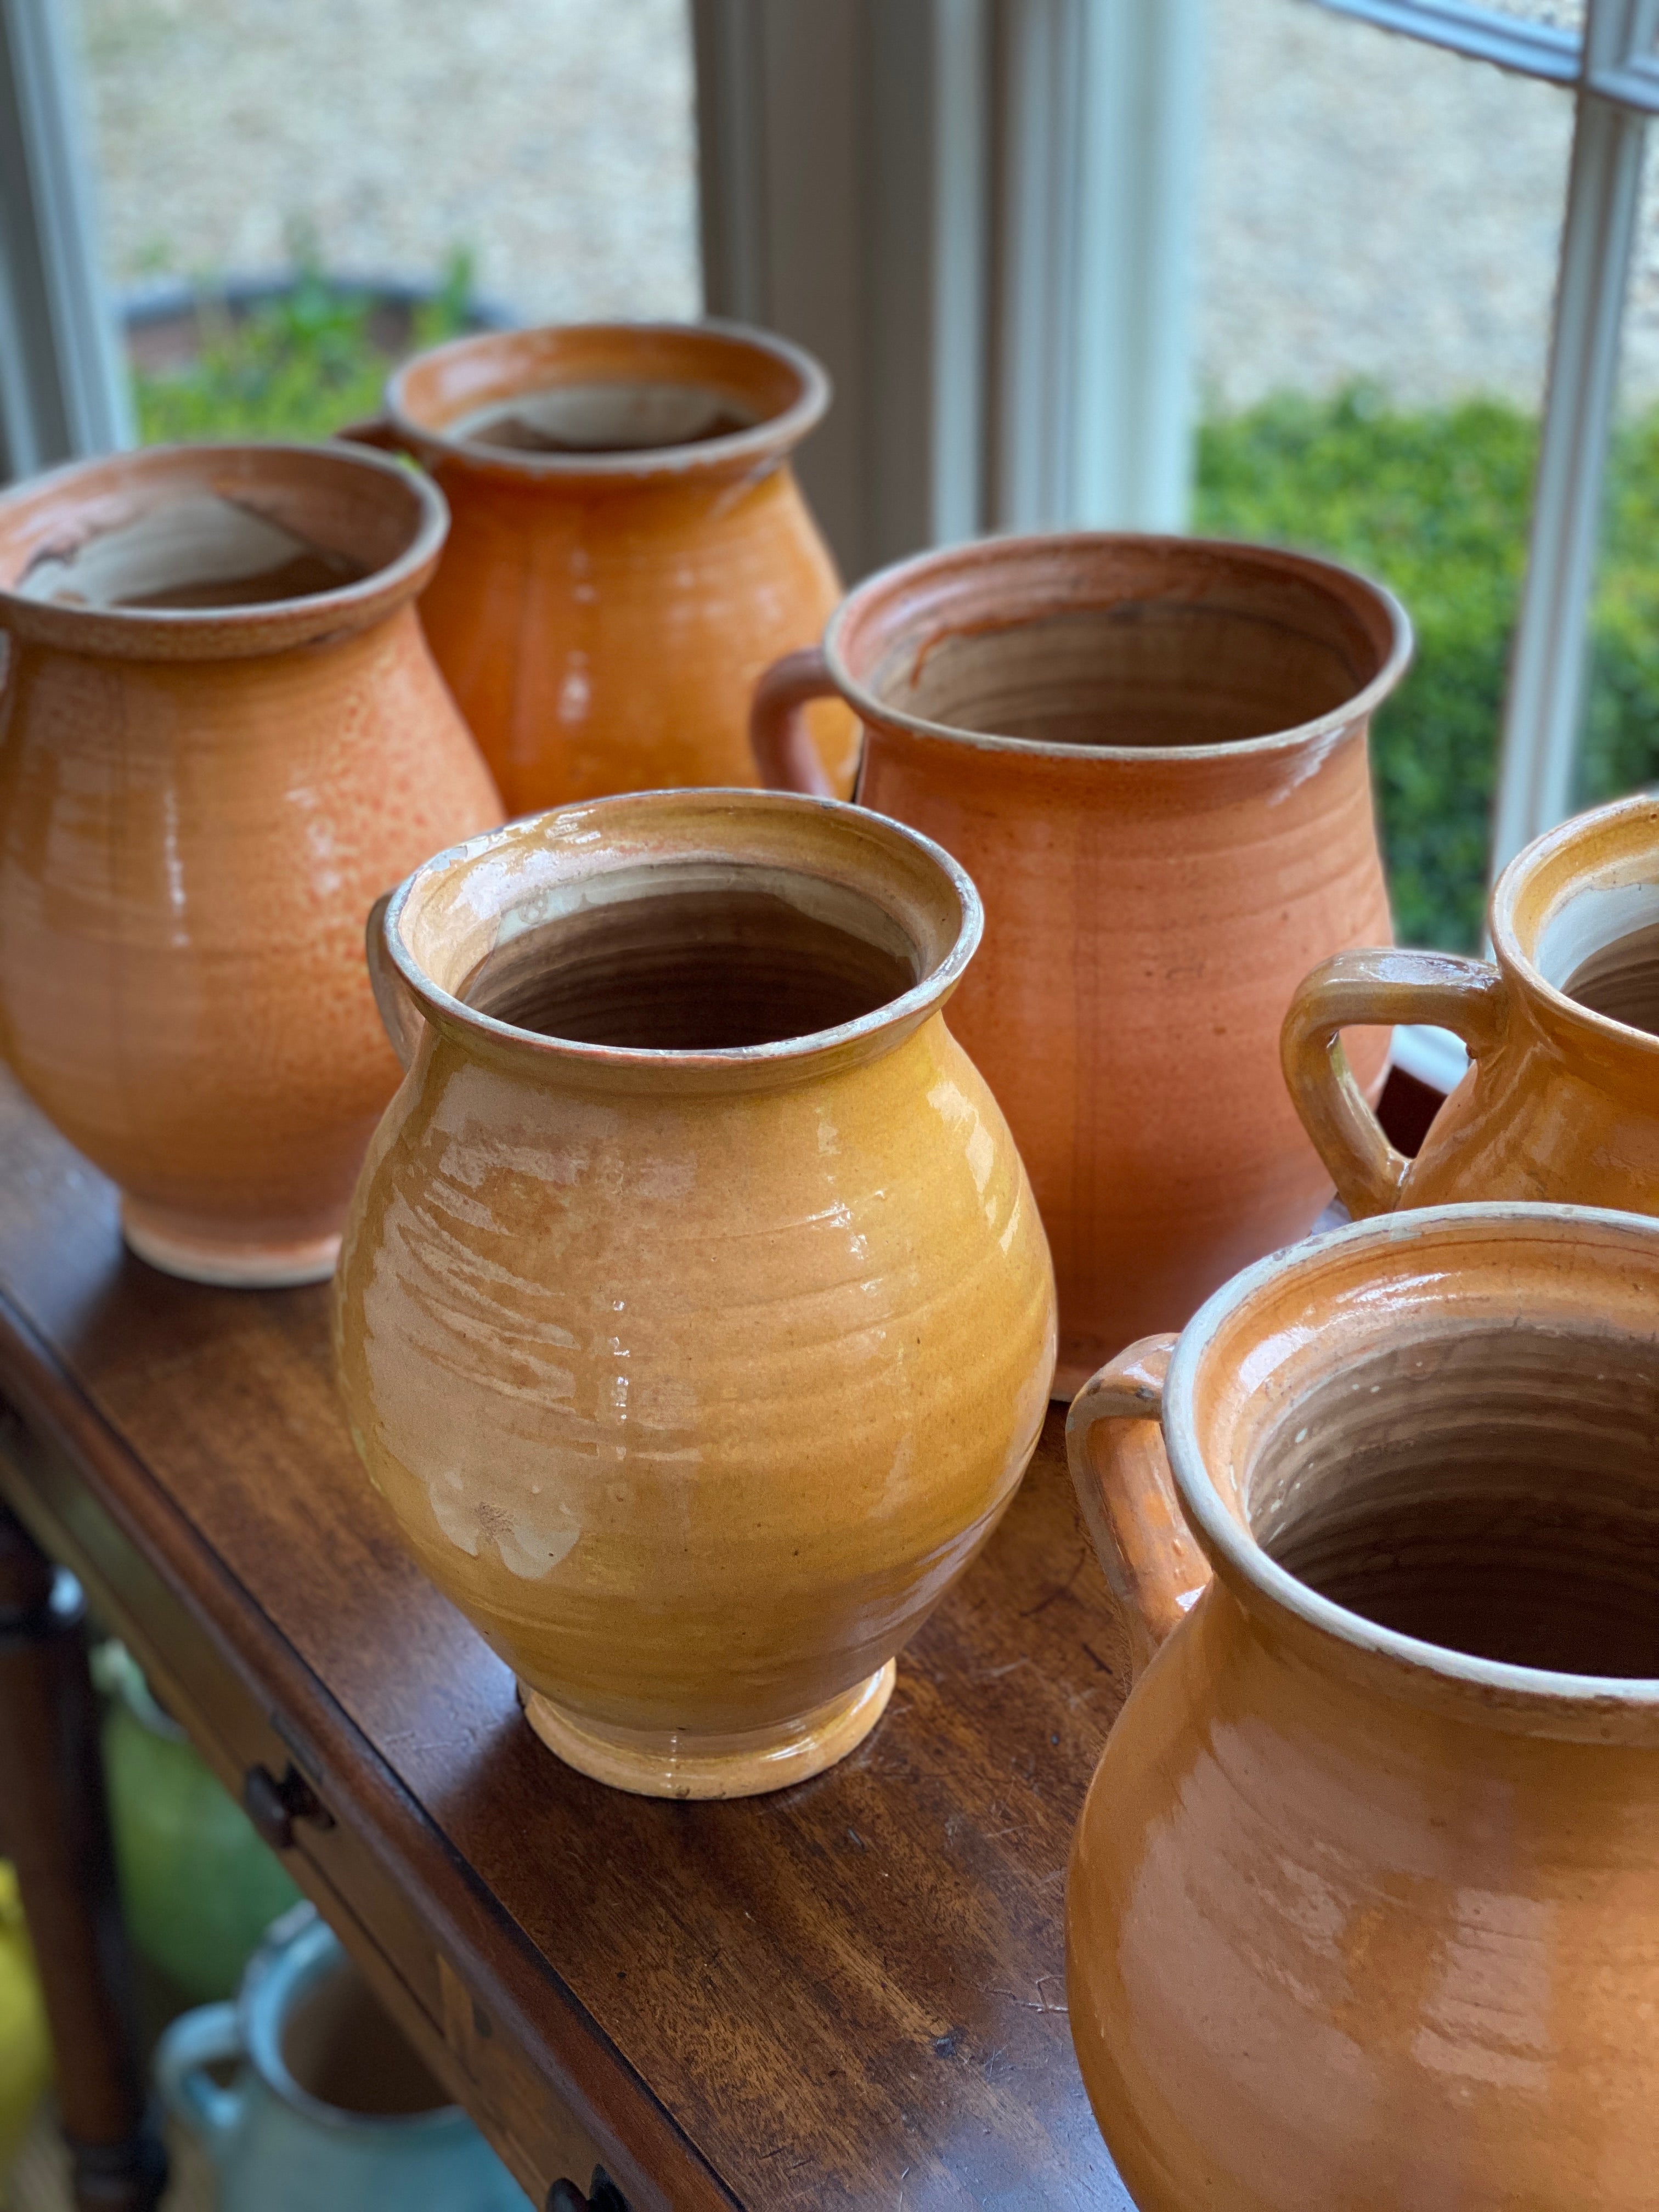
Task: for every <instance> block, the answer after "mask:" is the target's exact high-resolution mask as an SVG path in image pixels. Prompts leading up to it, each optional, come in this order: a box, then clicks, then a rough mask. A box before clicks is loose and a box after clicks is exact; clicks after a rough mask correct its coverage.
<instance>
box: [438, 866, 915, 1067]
mask: <svg viewBox="0 0 1659 2212" xmlns="http://www.w3.org/2000/svg"><path fill="white" fill-rule="evenodd" d="M924 966H925V961H924V956H923V954H922V952H921V949H920V948H919V947H918V946H917V945H916V944H915V942H914V941H913V940H912V939H911V938H910V937H909V936H908V934H907V933H906V932H905V931H904V930H903V929H902V927H901V926H900V924H899V923H898V922H897V921H896V919H895V918H894V917H893V916H892V915H890V914H889V913H888V912H887V911H886V909H885V908H883V907H881V906H879V905H878V904H877V903H876V902H875V901H874V900H873V899H871V898H868V897H866V896H864V895H863V894H862V893H860V892H859V891H857V890H854V889H853V888H852V887H851V886H850V885H847V884H833V883H828V882H822V881H817V880H815V879H812V878H805V877H802V876H799V875H797V874H795V873H793V872H791V871H787V870H783V869H769V868H766V867H764V866H747V867H732V866H721V865H720V864H719V863H712V862H702V861H695V860H687V861H682V862H680V863H678V864H676V865H668V866H665V865H663V864H661V863H658V864H655V865H653V866H649V867H636V868H621V869H617V870H614V871H612V872H610V873H608V874H606V875H605V876H604V877H602V878H598V879H597V880H595V881H593V882H591V883H589V884H586V886H585V887H584V889H583V891H582V894H581V898H580V902H579V903H570V904H568V906H567V908H566V910H565V911H562V912H560V913H557V914H556V915H553V916H552V917H551V918H550V919H546V920H540V921H533V922H532V923H531V925H530V926H529V927H520V928H518V929H516V930H513V929H508V930H504V931H503V932H502V935H501V941H500V942H499V943H498V944H497V945H496V947H495V950H494V951H491V952H490V953H489V955H488V956H487V957H486V958H485V959H484V960H483V962H482V963H480V964H479V965H478V967H477V969H475V970H474V971H473V973H472V975H471V976H470V977H469V978H468V979H467V980H466V981H465V984H464V985H463V987H461V989H460V990H459V992H458V993H457V994H456V995H457V996H458V997H459V998H461V999H463V1000H465V1002H466V1003H467V1004H468V1005H469V1006H472V1007H474V1008H475V1009H476V1010H477V1012H480V1013H484V1014H489V1015H491V1016H493V1017H494V1018H495V1019H496V1020H497V1021H502V1022H507V1023H510V1024H513V1027H514V1028H517V1029H521V1030H531V1031H533V1032H535V1033H536V1034H537V1035H538V1036H550V1037H559V1038H562V1039H564V1040H566V1041H567V1042H571V1043H576V1044H599V1045H611V1046H617V1047H624V1048H632V1049H635V1050H641V1051H649V1052H723V1051H734V1050H738V1049H740V1048H744V1047H748V1046H755V1045H763V1044H776V1043H781V1042H786V1041H788V1040H791V1039H794V1038H798V1037H803V1036H811V1035H813V1034H815V1033H816V1032H817V1031H819V1030H828V1029H835V1028H838V1027H840V1026H841V1024H843V1023H846V1022H854V1021H858V1020H860V1019H861V1018H862V1017H864V1016H865V1015H866V1014H870V1013H873V1012H876V1011H877V1010H878V1008H879V1007H882V1006H887V1005H889V1004H890V1002H891V1001H892V1000H895V999H898V998H902V996H903V994H905V993H906V992H907V991H908V990H909V989H910V988H911V987H912V986H913V985H914V984H915V983H916V982H918V981H920V980H921V975H922V974H923V972H924Z"/></svg>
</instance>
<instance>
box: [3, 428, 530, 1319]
mask: <svg viewBox="0 0 1659 2212" xmlns="http://www.w3.org/2000/svg"><path fill="white" fill-rule="evenodd" d="M204 516H205V518H206V520H203V518H204ZM250 517H252V518H258V520H255V521H251V520H250ZM181 518H182V519H181ZM244 528H248V529H252V531H253V532H254V533H255V537H256V539H257V538H258V534H259V533H261V532H276V531H277V530H279V529H280V531H282V532H292V533H294V534H295V537H296V538H299V539H301V540H304V541H306V542H308V543H309V542H314V543H317V544H321V545H322V546H324V547H325V548H329V549H332V550H335V551H337V552H339V553H341V554H343V555H349V556H352V559H353V562H354V564H355V565H358V566H361V567H362V568H363V569H364V570H365V571H366V572H367V573H366V574H364V575H363V576H362V580H359V581H356V582H351V583H347V584H344V585H343V586H340V587H338V588H336V589H334V590H331V591H328V592H322V593H315V594H312V595H309V596H305V597H300V598H295V599H283V600H276V601H272V602H270V604H266V605H249V606H246V607H241V608H237V607H229V608H221V609H216V610H211V609H194V610H180V609H172V610H167V611H158V610H155V609H140V608H135V607H132V606H130V605H119V604H116V603H114V602H115V601H116V600H117V599H118V598H119V597H120V596H121V595H122V594H123V593H124V592H130V591H131V590H133V589H135V588H137V589H149V588H150V587H152V586H154V585H155V582H156V580H157V579H158V578H161V579H166V578H167V577H169V576H178V575H180V574H182V575H185V576H186V577H187V576H189V575H191V574H195V573H197V571H198V570H200V569H201V568H203V567H204V566H206V567H208V568H211V567H212V566H213V564H214V563H215V562H216V561H218V560H220V559H221V558H222V557H223V556H224V547H223V545H222V544H221V543H220V542H219V539H220V538H223V536H224V533H225V532H226V531H228V532H230V533H231V535H232V537H233V538H234V534H235V532H237V531H238V530H241V529H244ZM216 531H217V532H218V533H219V538H215V536H214V533H215V532H216ZM158 533H159V534H158ZM443 533H444V513H443V506H442V501H441V500H440V499H439V498H438V497H437V495H435V493H434V491H433V490H432V489H431V488H430V487H429V486H427V485H422V484H421V483H418V482H416V480H415V479H414V478H413V477H411V476H410V474H409V472H408V471H406V470H404V469H402V468H399V467H398V466H397V465H395V464H393V463H392V462H388V461H386V460H383V459H380V458H379V457H377V456H374V455H369V454H362V455H358V454H355V453H348V452H346V451H343V450H342V449H338V448H332V447H282V446H265V447H191V448H186V447H178V448H163V447H158V448H153V449H152V450H150V451H149V452H148V453H137V454H129V455H125V456H122V457H119V458H118V459H112V460H106V461H96V462H89V463H86V464H84V465H78V466H76V467H73V468H70V469H65V470H61V471H58V472H57V473H56V474H54V475H52V476H50V477H43V478H41V479H40V480H39V481H37V482H35V483H31V484H27V485H25V486H23V487H21V489H17V490H15V491H13V492H10V493H9V494H8V495H6V496H5V497H4V498H3V499H0V625H3V628H4V629H5V631H6V633H7V636H8V641H9V656H8V661H7V667H6V680H5V687H4V691H3V696H0V1046H3V1050H4V1054H5V1057H6V1059H7V1060H8V1061H9V1064H10V1065H11V1066H12V1067H13V1068H14V1070H15V1072H16V1073H17V1075H18V1077H19V1079H20V1080H21V1082H22V1084H23V1085H24V1087H25V1088H26V1089H27V1091H28V1092H29V1093H30V1095H31V1097H33V1099H34V1100H35V1102H36V1103H37V1104H38V1105H40V1107H41V1108H42V1109H43V1110H44V1111H45V1112H46V1114H47V1115H50V1116H51V1118H52V1121H55V1122H56V1123H57V1125H58V1127H59V1128H60V1129H61V1130H62V1131H63V1132H64V1134H65V1136H67V1137H68V1138H69V1139H70V1141H71V1143H73V1144H74V1145H76V1146H77V1147H78V1148H79V1149H80V1150H81V1151H82V1152H84V1153H85V1154H86V1155H87V1157H88V1158H89V1159H90V1160H91V1161H92V1162H93V1163H94V1165H96V1166H97V1167H99V1168H100V1169H101V1170H103V1172H104V1173H105V1174H106V1175H107V1176H110V1177H112V1180H113V1181H114V1182H117V1183H118V1184H119V1185H120V1187H121V1190H122V1194H123V1206H124V1221H125V1227H126V1231H127V1234H128V1237H129V1240H130V1241H131V1243H132V1244H133V1245H134V1247H135V1249H137V1250H138V1251H140V1252H141V1253H142V1254H143V1256H144V1257H145V1258H147V1259H149V1260H151V1261H154V1262H155V1264H156V1265H157V1266H161V1267H167V1268H168V1269H170V1270H171V1271H172V1272H173V1273H180V1274H187V1275H195V1276H197V1277H199V1278H201V1279H204V1280H209V1281H222V1282H244V1283H272V1282H293V1281H305V1280H312V1279H318V1278H320V1277H322V1276H325V1275H326V1274H327V1273H329V1272H330V1270H331V1266H332V1262H333V1255H334V1252H335V1249H336V1248H337V1243H338V1232H339V1225H340V1220H341V1217H342V1215H343V1212H344V1209H345V1204H346V1200H347V1199H348V1198H349V1195H350V1191H351V1186H352V1183H353V1182H354V1180H355V1178H356V1171H357V1167H358V1164H359V1163H360V1161H361V1159H362V1151H363V1146H364V1145H365V1144H366V1143H367V1141H368V1135H369V1133H370V1131H371V1130H372V1129H373V1127H374V1123H375V1121H376V1120H377V1119H378V1117H379V1115H380V1112H381V1110H382V1109H383V1108H384V1106H385V1103H386V1099H387V1098H388V1097H389V1096H390V1095H391V1093H392V1090H393V1089H394V1088H395V1086H396V1083H397V1078H398V1069H397V1063H396V1061H395V1060H394V1059H393V1058H392V1054H390V1052H389V1051H388V1049H387V1048H386V1041H385V1038H384V1036H382V1034H381V1032H380V1024H379V1022H378V1020H377V1019H376V1017H375V1012H374V1002H373V1000H372V997H371V995H370V992H369V988H368V981H367V978H366V977H365V975H364V974H363V972H362V922H363V917H364V915H366V914H367V912H368V908H369V907H370V905H371V904H372V903H373V902H374V899H375V898H376V897H378V896H380V893H381V892H382V891H384V890H386V888H387V886H388V884H391V883H392V882H395V881H396V880H397V878H398V876H399V875H400V874H402V873H404V872H407V870H408V869H409V868H410V866H413V865H414V863H415V862H416V860H419V859H420V857H421V856H422V854H425V853H428V852H430V851H431V850H432V849H433V848H434V847H435V846H436V845H441V844H444V843H447V842H450V841H451V840H453V838H454V837H456V836H459V835H463V834H466V833H470V832H471V831H473V830H476V829H482V828H485V827H487V826H488V825H489V823H491V822H492V821H494V820H498V819H499V818H500V814H501V801H500V799H499V797H498V795H497V794H496V793H495V788H494V786H493V785H492V784H491V782H490V781H489V775H488V772H487V771H486V769H485V768H484V765H483V762H482V761H481V760H480V758H479V757H478V754H477V749H476V747H475V746H474V745H473V744H472V742H471V738H469V737H468V735H467V732H466V730H465V726H464V725H463V724H462V722H461V721H460V719H459V716H458V714H456V712H455V708H454V705H453V702H452V701H451V699H450V698H449V696H448V694H447V691H446V690H445V689H444V686H443V684H442V681H441V678H440V677H439V675H438V672H437V671H436V669H435V667H434V665H433V663H432V659H431V656H430V654H429V653H428V651H427V649H426V647H425V644H424V642H423V641H422V636H421V633H420V628H419V624H418V623H417V620H416V614H415V608H414V599H415V594H416V592H417V591H418V590H419V589H420V586H421V585H422V581H423V580H424V579H425V577H426V576H427V575H428V574H429V573H430V570H431V567H432V563H433V562H434V561H435V559H436V557H437V554H438V550H439V547H440V545H441V543H442V539H443ZM122 547H126V548H128V549H129V550H128V551H127V552H126V553H125V554H123V553H121V552H120V550H119V549H120V548H122ZM233 550H234V549H233ZM64 556H73V557H72V558H70V559H69V560H68V562H67V565H64ZM253 557H263V556H258V555H257V554H256V556H253ZM49 563H51V564H52V565H48V564H49ZM48 589H55V591H56V592H57V594H58V596H55V597H48V596H41V595H40V594H43V593H45V592H46V591H47V590H48ZM71 592H73V593H76V594H77V595H78V596H77V598H76V599H71V598H70V597H68V596H66V595H67V594H69V593H71Z"/></svg>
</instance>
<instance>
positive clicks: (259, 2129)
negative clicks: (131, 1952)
mask: <svg viewBox="0 0 1659 2212" xmlns="http://www.w3.org/2000/svg"><path fill="white" fill-rule="evenodd" d="M225 2061H240V2066H239V2068H238V2071H237V2074H236V2077H235V2080H234V2082H233V2084H232V2086H231V2087H229V2088H228V2089H227V2088H222V2087H220V2086H219V2085H218V2083H217V2082H216V2081H214V2079H213V2078H212V2076H211V2075H210V2073H209V2072H208V2070H207V2069H208V2068H209V2067H210V2066H212V2065H214V2064H216V2063H222V2062H225ZM155 2076H156V2081H157V2084H158V2086H159V2087H160V2089H161V2094H162V2096H163V2098H164V2099H165V2100H166V2101H167V2105H168V2106H169V2107H170V2108H171V2109H172V2110H173V2112H176V2113H177V2114H178V2115H179V2118H181V2119H182V2120H183V2121H184V2122H185V2124H186V2125H187V2126H188V2127H189V2128H190V2129H191V2130H192V2132H193V2133H195V2134H196V2135H197V2136H199V2137H200V2138H201V2140H202V2142H203V2144H204V2147H205V2148H206V2149H207V2151H208V2153H209V2154H210V2157H211V2158H212V2160H213V2161H214V2164H215V2165H216V2166H217V2168H218V2170H219V2212H368V2207H371V2206H380V2205H386V2206H392V2205H395V2206H397V2208H398V2212H525V2206H526V2203H527V2202H528V2200H527V2198H526V2197H525V2195H524V2192H523V2191H522V2190H520V2187H519V2185H518V2184H517V2183H516V2182H515V2181H514V2180H513V2177H512V2175H511V2174H510V2173H508V2172H507V2168H506V2167H505V2166H503V2165H502V2164H501V2160H499V2159H498V2158H497V2157H496V2155H495V2152H494V2151H493V2150H491V2149H490V2148H489V2144H488V2143H487V2142H485V2141H484V2139H483V2136H481V2135H480V2134H479V2133H478V2131H477V2129H476V2128H475V2127H474V2126H473V2124H472V2123H471V2120H469V2119H468V2118H467V2117H466V2115H465V2112H462V2111H461V2110H460V2109H459V2106H454V2105H447V2104H442V2103H439V2104H434V2103H433V2102H432V2101H431V2100H433V2099H434V2098H441V2096H442V2095H443V2092H442V2090H441V2089H440V2088H439V2087H438V2086H437V2084H436V2083H435V2081H433V2080H432V2078H431V2076H430V2075H427V2074H426V2073H425V2070H424V2069H423V2068H422V2065H421V2063H420V2061H419V2060H418V2059H417V2058H416V2057H415V2055H414V2053H413V2052H412V2051H410V2048H409V2046H408V2045H407V2044H406V2043H405V2042H404V2039H403V2036H402V2035H401V2033H399V2031H398V2029H397V2028H395V2027H393V2026H392V2023H391V2021H388V2020H387V2019H386V2016H385V2015H384V2014H382V2013H381V2012H380V2009H379V2008H378V2006H376V2005H375V2004H374V2000H373V1999H372V1997H370V1996H369V1995H368V1990H367V1988H366V1986H365V1985H364V1984H363V1983H362V1979H361V1978H360V1977H359V1976H358V1974H357V1971H356V1967H354V1966H352V1965H351V1964H350V1962H349V1960H348V1959H347V1957H346V1955H345V1953H344V1952H343V1950H342V1949H341V1948H340V1945H339V1944H338V1942H337V1941H336V1940H335V1937H334V1936H333V1934H332V1932H331V1930H330V1929H328V1927H327V1926H326V1925H325V1923H323V1922H322V1921H320V1920H319V1919H318V1917H317V1916H316V1915H315V1913H314V1912H313V1911H312V1909H311V1907H310V1906H309V1905H301V1906H300V1907H299V1908H298V1909H297V1910H296V1911H293V1912H290V1913H288V1914H286V1915H285V1916H284V1917H283V1919H282V1920H280V1921H278V1922H277V1923H276V1926H275V1927H274V1928H273V1929H271V1930H270V1935H269V1936H268V1937H267V1939H266V1941H265V1942H264V1944H263V1945H262V1946H261V1948H260V1949H259V1950H258V1952H257V1953H256V1954H255V1955H254V1957H253V1959H252V1961H251V1962H250V1964H249V1966H248V1970H247V1972H246V1975H245V1976H244V1978H243V1981H242V1988H241V1994H240V1996H239V1997H238V1998H237V2000H236V2002H234V2004H216V2005H204V2007H203V2008H201V2009H200V2010H199V2011H197V2012H191V2013H186V2014H185V2015H184V2017H183V2018H182V2019H181V2020H177V2021H174V2022H173V2026H172V2027H170V2028H169V2029H168V2030H167V2033H166V2034H165V2035H164V2036H163V2037H162V2039H161V2045H160V2046H159V2048H158V2049H157V2051H156V2054H155Z"/></svg>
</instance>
